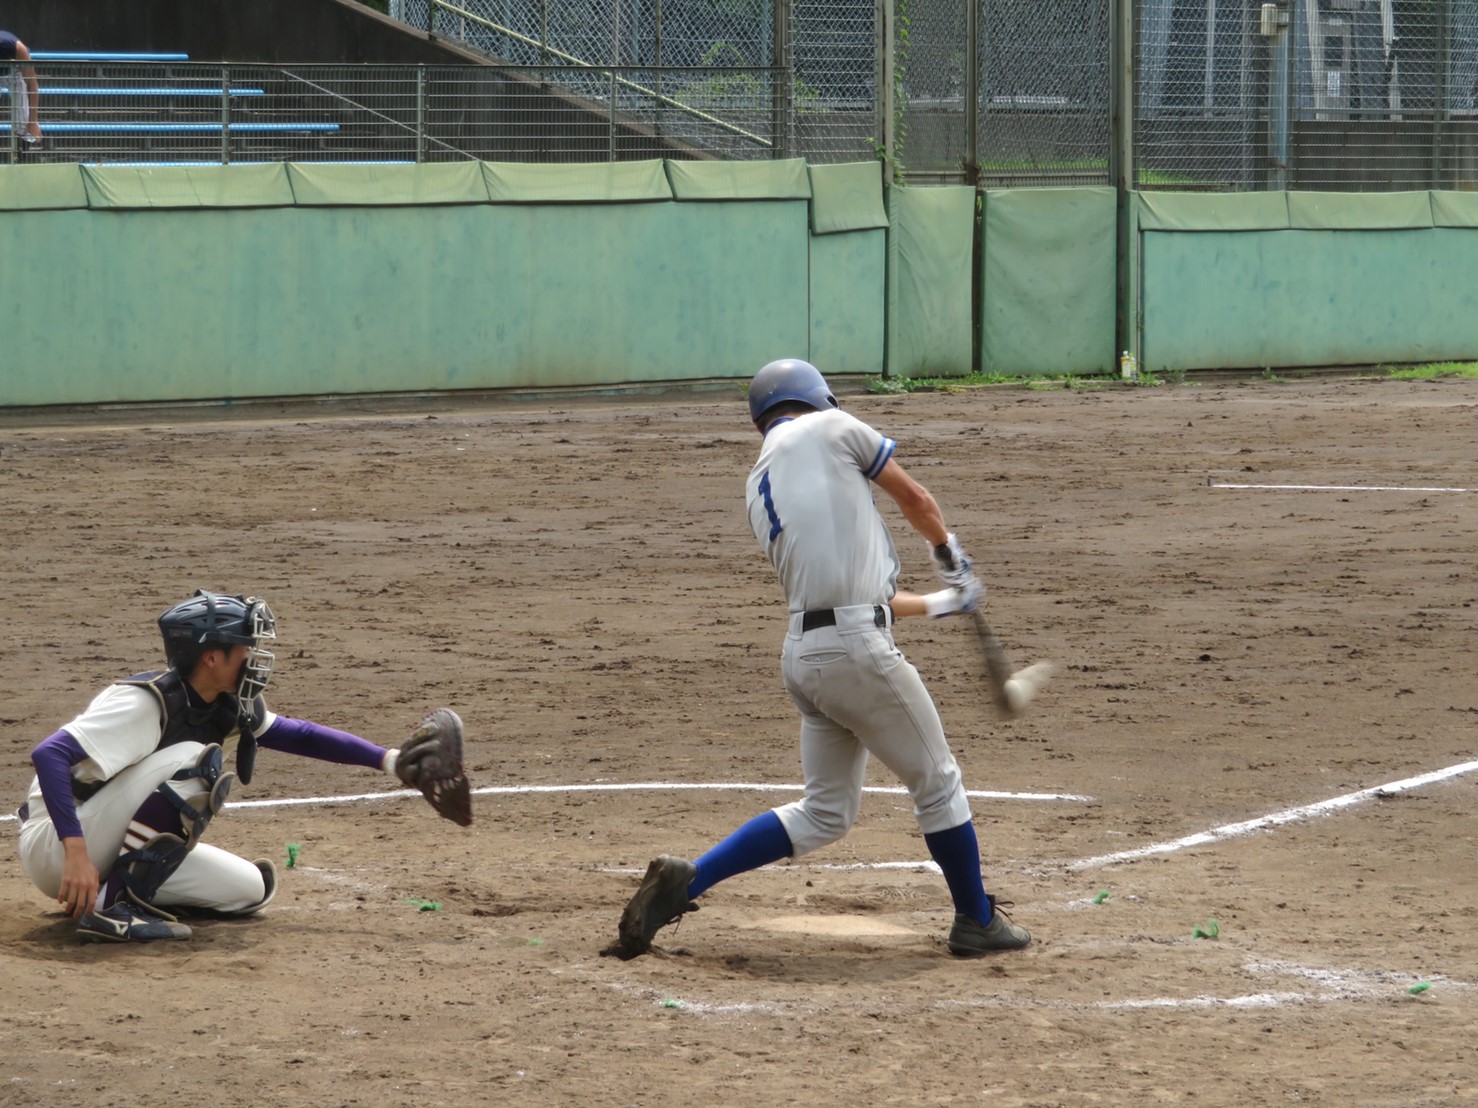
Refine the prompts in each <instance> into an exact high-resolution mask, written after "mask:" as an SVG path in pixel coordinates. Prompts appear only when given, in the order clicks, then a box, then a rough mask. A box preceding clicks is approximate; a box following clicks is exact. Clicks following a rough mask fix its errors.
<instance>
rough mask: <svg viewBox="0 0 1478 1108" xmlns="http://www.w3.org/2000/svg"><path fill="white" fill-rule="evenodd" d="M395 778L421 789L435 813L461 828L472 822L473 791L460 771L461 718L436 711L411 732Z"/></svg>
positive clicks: (448, 710)
mask: <svg viewBox="0 0 1478 1108" xmlns="http://www.w3.org/2000/svg"><path fill="white" fill-rule="evenodd" d="M395 776H397V777H399V778H400V779H401V780H402V781H404V782H405V783H406V784H407V785H409V786H411V788H413V789H420V790H421V795H422V796H424V797H425V798H426V801H427V803H429V804H430V805H431V807H433V808H435V809H436V814H437V815H439V816H443V817H445V818H446V819H449V820H451V821H452V822H453V823H457V824H460V825H461V826H463V827H466V826H468V825H469V824H471V823H472V790H471V788H470V787H469V786H468V783H467V773H466V771H465V770H464V769H463V768H462V719H461V717H460V716H458V715H457V713H456V712H454V711H452V710H451V709H450V708H438V709H436V711H434V712H432V713H431V714H430V715H428V716H427V717H426V718H425V719H423V720H422V721H421V724H420V726H419V727H417V728H416V729H415V730H414V731H412V732H411V735H410V738H408V739H406V741H405V745H404V746H402V747H401V748H400V755H399V756H398V757H397V758H396V759H395Z"/></svg>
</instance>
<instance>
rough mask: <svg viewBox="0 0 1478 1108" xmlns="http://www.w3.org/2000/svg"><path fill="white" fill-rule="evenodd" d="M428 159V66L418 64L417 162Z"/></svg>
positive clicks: (418, 163)
mask: <svg viewBox="0 0 1478 1108" xmlns="http://www.w3.org/2000/svg"><path fill="white" fill-rule="evenodd" d="M425 160H426V67H425V66H424V65H418V66H416V164H417V165H420V164H421V163H422V162H424V161H425Z"/></svg>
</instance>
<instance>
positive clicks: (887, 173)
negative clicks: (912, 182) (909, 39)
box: [873, 0, 893, 183]
mask: <svg viewBox="0 0 1478 1108" xmlns="http://www.w3.org/2000/svg"><path fill="white" fill-rule="evenodd" d="M875 10H876V12H877V27H878V34H877V36H876V42H877V54H876V57H875V59H874V62H875V71H876V81H877V85H876V88H877V112H878V133H877V137H876V138H875V139H874V140H873V141H874V142H876V143H877V152H878V156H879V157H881V158H882V161H883V180H884V181H887V182H890V183H891V182H892V180H893V0H876V9H875Z"/></svg>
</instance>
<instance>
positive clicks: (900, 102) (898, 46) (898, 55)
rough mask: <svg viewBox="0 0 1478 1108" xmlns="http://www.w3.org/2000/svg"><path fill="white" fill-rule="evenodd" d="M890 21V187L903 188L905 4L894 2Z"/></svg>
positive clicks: (906, 58) (905, 55)
mask: <svg viewBox="0 0 1478 1108" xmlns="http://www.w3.org/2000/svg"><path fill="white" fill-rule="evenodd" d="M896 4H897V6H896V7H895V8H894V20H893V27H894V32H893V37H894V43H893V183H894V184H896V185H898V186H899V187H900V188H902V187H904V186H905V185H906V184H907V181H906V180H905V167H904V161H903V152H904V149H905V146H906V143H907V139H908V89H907V87H906V85H907V78H908V51H909V17H908V10H909V0H896Z"/></svg>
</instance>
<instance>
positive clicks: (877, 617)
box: [801, 604, 888, 634]
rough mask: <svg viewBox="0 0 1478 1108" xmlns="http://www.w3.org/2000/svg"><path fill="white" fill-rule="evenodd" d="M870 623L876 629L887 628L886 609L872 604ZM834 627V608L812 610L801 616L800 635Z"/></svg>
mask: <svg viewBox="0 0 1478 1108" xmlns="http://www.w3.org/2000/svg"><path fill="white" fill-rule="evenodd" d="M872 622H873V625H874V626H876V627H886V626H888V609H887V608H884V607H883V606H882V605H881V604H874V605H873V606H872ZM836 625H837V611H836V609H835V608H812V609H811V610H810V611H809V612H805V613H804V614H802V616H801V634H805V633H806V632H807V631H814V630H816V628H818V627H835V626H836Z"/></svg>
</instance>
